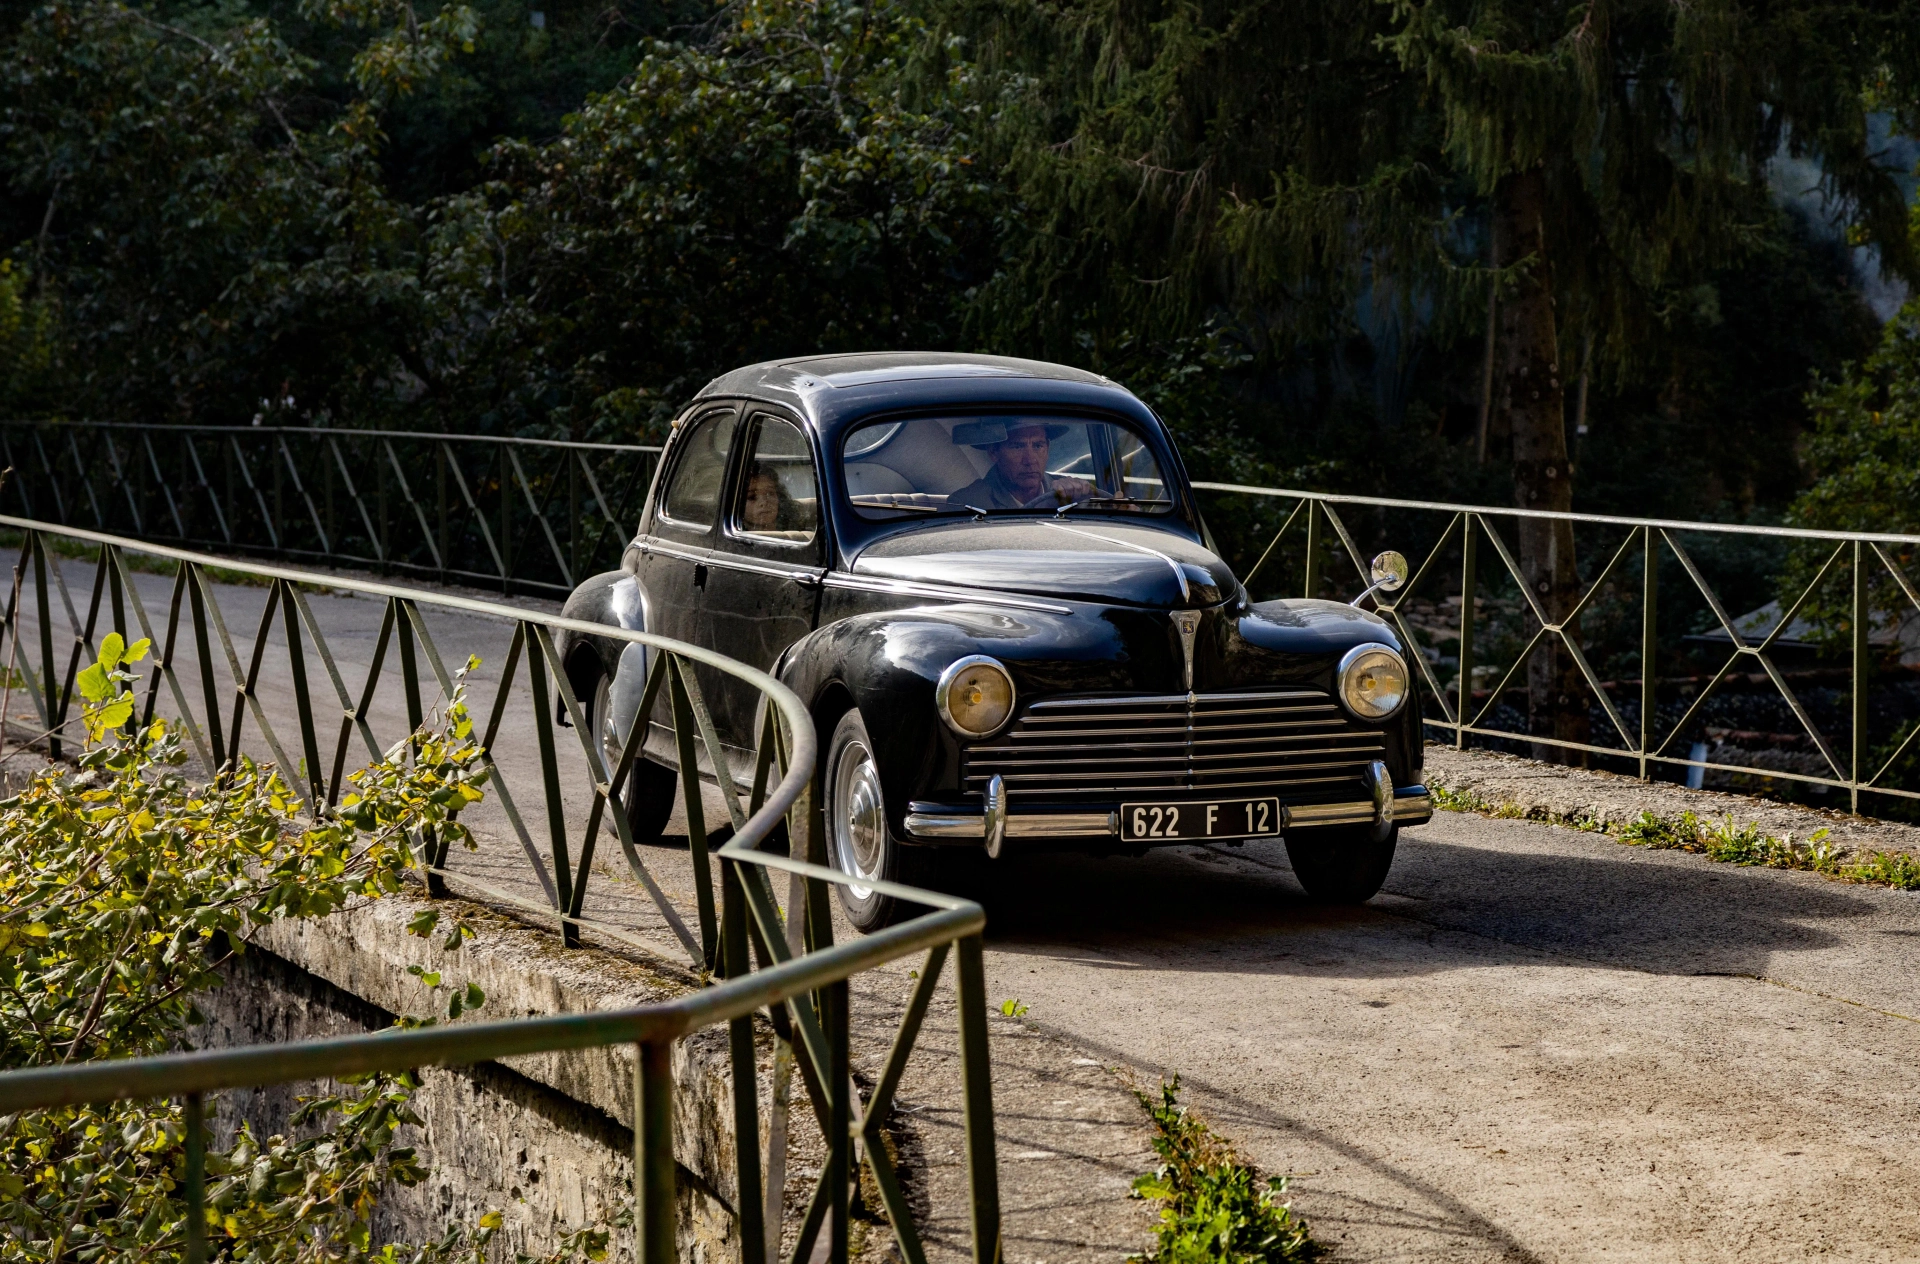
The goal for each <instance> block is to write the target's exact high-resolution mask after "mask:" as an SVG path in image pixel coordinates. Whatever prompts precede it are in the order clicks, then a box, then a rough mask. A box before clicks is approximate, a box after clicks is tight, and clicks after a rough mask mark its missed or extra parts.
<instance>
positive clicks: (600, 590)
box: [555, 571, 651, 733]
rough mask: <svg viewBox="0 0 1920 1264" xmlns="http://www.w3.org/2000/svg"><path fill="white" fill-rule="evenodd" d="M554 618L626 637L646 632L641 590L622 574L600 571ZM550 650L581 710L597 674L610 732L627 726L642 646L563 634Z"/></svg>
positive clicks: (642, 675)
mask: <svg viewBox="0 0 1920 1264" xmlns="http://www.w3.org/2000/svg"><path fill="white" fill-rule="evenodd" d="M560 613H561V614H562V615H563V616H565V617H566V618H569V619H579V620H580V621H582V622H584V623H601V624H605V625H606V626H608V627H613V628H624V629H626V630H628V631H631V632H645V631H646V630H647V599H646V590H645V589H643V588H642V587H641V586H640V581H639V580H637V579H635V578H634V577H633V576H632V575H630V574H628V573H627V572H626V571H606V572H603V573H601V574H599V575H595V576H593V577H592V578H591V579H588V580H586V581H585V582H583V583H581V584H580V586H579V587H577V588H575V589H574V590H573V592H572V593H570V594H569V595H568V596H567V602H566V605H565V606H563V607H561V610H560ZM555 648H556V649H557V650H558V651H559V653H560V661H561V662H563V663H565V664H566V665H567V680H568V683H569V684H571V685H572V686H573V691H574V694H575V695H576V696H577V697H578V698H579V699H580V702H581V705H582V706H585V705H587V704H588V703H589V702H590V700H591V698H592V693H593V687H594V684H595V683H596V682H597V680H598V679H599V677H600V676H601V675H605V676H606V677H608V678H609V679H610V680H611V681H612V682H613V685H612V690H611V692H612V698H613V721H614V724H615V732H618V733H625V732H627V731H628V730H629V729H630V728H631V727H632V726H633V717H634V715H635V714H636V713H637V712H638V711H639V710H640V698H641V695H642V694H643V693H644V692H645V690H646V683H647V668H648V667H649V666H650V665H651V652H650V651H649V650H648V648H647V647H646V646H644V645H636V644H634V643H633V642H631V641H622V640H617V639H615V638H613V637H598V636H593V635H591V634H589V633H584V632H573V631H568V630H563V631H562V632H561V633H560V638H559V641H558V643H557V644H556V646H555Z"/></svg>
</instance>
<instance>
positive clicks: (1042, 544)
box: [852, 518, 1239, 609]
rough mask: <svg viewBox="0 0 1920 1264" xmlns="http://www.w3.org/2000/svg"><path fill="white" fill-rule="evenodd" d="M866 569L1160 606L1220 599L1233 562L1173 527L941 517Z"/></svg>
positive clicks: (877, 574)
mask: <svg viewBox="0 0 1920 1264" xmlns="http://www.w3.org/2000/svg"><path fill="white" fill-rule="evenodd" d="M852 571H853V573H854V574H856V575H867V576H872V577H874V578H876V579H898V580H909V581H912V582H914V583H922V584H953V585H959V586H961V587H966V588H982V589H990V590H993V591H995V592H1012V593H1029V594H1033V595H1037V596H1049V597H1064V598H1070V599H1073V600H1078V601H1099V602H1106V603H1110V604H1114V605H1127V606H1144V607H1148V608H1154V609H1181V608H1194V607H1202V606H1212V605H1217V604H1218V603H1219V602H1221V601H1223V600H1226V599H1227V598H1228V597H1230V596H1231V595H1233V594H1234V593H1235V592H1237V591H1238V589H1239V583H1238V581H1236V580H1235V579H1234V577H1233V572H1232V571H1231V570H1230V569H1229V568H1228V567H1227V564H1226V563H1225V562H1223V561H1221V560H1220V559H1219V558H1218V557H1215V556H1214V555H1213V554H1212V553H1211V552H1209V551H1208V550H1207V549H1205V548H1204V547H1202V546H1201V545H1198V544H1196V543H1194V542H1193V541H1192V540H1189V539H1187V538H1185V537H1184V536H1180V535H1175V534H1174V533H1173V532H1171V531H1162V530H1156V529H1154V528H1151V527H1139V526H1133V525H1131V524H1124V523H1115V522H1110V521H1104V520H1098V519H1093V518H1081V519H1078V520H1076V521H1066V522H1062V521H1058V520H1055V519H1051V518H1040V519H1036V518H1016V519H1008V520H1001V521H997V522H996V521H992V520H988V521H985V522H975V521H972V520H969V521H966V522H949V523H940V524H935V525H929V526H926V527H921V528H918V529H916V530H912V531H906V532H903V533H901V534H899V535H893V536H888V537H887V538H885V539H883V540H878V541H876V542H875V543H873V544H872V545H870V546H868V548H867V549H866V550H865V551H863V552H862V553H861V554H860V555H859V556H858V557H857V558H855V559H854V562H853V566H852Z"/></svg>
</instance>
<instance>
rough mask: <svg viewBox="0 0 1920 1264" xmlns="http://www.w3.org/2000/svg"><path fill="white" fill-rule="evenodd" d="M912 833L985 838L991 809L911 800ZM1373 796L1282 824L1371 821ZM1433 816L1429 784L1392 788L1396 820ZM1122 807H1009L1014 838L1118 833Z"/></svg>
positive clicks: (1293, 812) (1303, 810) (1289, 812)
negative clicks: (1070, 809)
mask: <svg viewBox="0 0 1920 1264" xmlns="http://www.w3.org/2000/svg"><path fill="white" fill-rule="evenodd" d="M909 807H910V808H911V810H910V811H908V813H907V833H909V834H911V835H913V836H914V837H915V838H920V839H925V840H926V841H928V842H933V843H958V842H985V841H986V837H987V825H986V814H985V813H984V812H968V811H964V810H959V809H955V808H950V807H945V806H939V807H936V806H935V805H932V804H922V803H915V804H910V805H909ZM1379 811H1380V809H1379V807H1378V806H1377V805H1376V804H1375V803H1374V802H1373V801H1372V800H1371V799H1367V800H1362V801H1360V802H1356V803H1303V804H1295V805H1293V806H1291V807H1288V806H1284V805H1283V806H1282V807H1281V809H1280V828H1281V829H1282V830H1283V831H1284V830H1290V829H1314V828H1318V827H1320V826H1325V825H1366V824H1369V823H1371V822H1373V821H1375V820H1376V819H1377V818H1378V815H1379ZM1432 816H1433V800H1432V798H1431V797H1429V796H1428V794H1427V788H1426V787H1425V786H1399V787H1397V788H1395V790H1394V792H1393V815H1392V818H1391V819H1392V821H1393V823H1394V824H1396V825H1419V824H1421V823H1422V822H1424V821H1427V820H1428V819H1430V818H1431V817H1432ZM1119 834H1120V814H1119V813H1118V812H1024V813H1022V812H1009V813H1007V832H1006V836H1007V837H1008V838H1009V839H1016V838H1017V839H1046V838H1117V837H1118V836H1119Z"/></svg>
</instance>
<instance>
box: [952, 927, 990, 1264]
mask: <svg viewBox="0 0 1920 1264" xmlns="http://www.w3.org/2000/svg"><path fill="white" fill-rule="evenodd" d="M958 947H959V952H958V953H957V954H956V961H955V969H954V984H955V987H956V988H957V990H958V992H959V1002H960V1079H961V1084H962V1086H963V1089H964V1092H965V1095H966V1096H965V1100H964V1101H963V1103H962V1110H963V1112H964V1114H965V1116H966V1147H967V1189H968V1192H969V1193H970V1194H971V1195H972V1198H971V1202H972V1204H973V1264H1000V1247H1001V1244H1000V1171H999V1164H998V1162H997V1160H996V1159H995V1157H994V1145H993V1069H992V1067H991V1066H990V1065H989V1064H988V1062H987V976H986V968H985V965H984V964H983V962H982V961H981V949H980V937H979V936H978V935H969V936H967V937H966V938H965V939H962V940H961V941H960V942H959V944H958Z"/></svg>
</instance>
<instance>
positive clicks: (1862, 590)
mask: <svg viewBox="0 0 1920 1264" xmlns="http://www.w3.org/2000/svg"><path fill="white" fill-rule="evenodd" d="M1867 667H1868V663H1867V562H1866V556H1865V548H1864V546H1863V545H1862V544H1861V543H1860V541H1858V540H1855V541H1854V542H1853V775H1852V776H1851V777H1849V778H1848V779H1847V780H1848V786H1847V790H1848V795H1849V798H1850V804H1851V806H1850V807H1849V808H1848V810H1849V811H1851V812H1854V813H1856V814H1857V813H1858V812H1859V811H1860V783H1861V782H1862V781H1863V780H1865V778H1864V776H1863V775H1862V774H1863V773H1864V771H1865V767H1866V762H1867Z"/></svg>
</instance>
